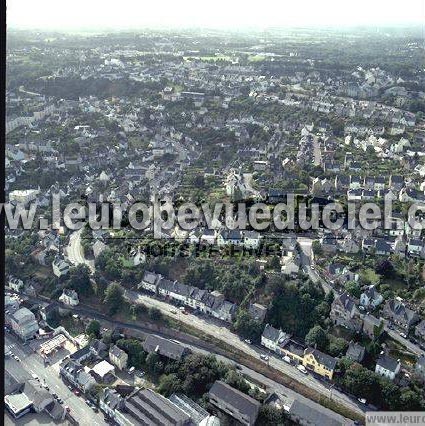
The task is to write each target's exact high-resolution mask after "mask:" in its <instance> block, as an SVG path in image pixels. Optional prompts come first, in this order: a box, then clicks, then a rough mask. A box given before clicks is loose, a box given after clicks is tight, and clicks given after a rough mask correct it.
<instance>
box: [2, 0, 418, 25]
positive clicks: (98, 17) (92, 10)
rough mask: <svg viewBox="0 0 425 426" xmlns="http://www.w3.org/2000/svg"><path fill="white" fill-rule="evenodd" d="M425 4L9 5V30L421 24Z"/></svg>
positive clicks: (183, 1) (263, 0)
mask: <svg viewBox="0 0 425 426" xmlns="http://www.w3.org/2000/svg"><path fill="white" fill-rule="evenodd" d="M424 22H425V0H255V1H252V0H213V1H205V0H150V1H148V0H114V1H110V0H8V1H7V23H8V25H9V26H10V27H18V28H19V27H20V28H39V29H44V28H45V29H80V28H85V29H97V28H116V29H122V28H142V27H147V26H148V27H152V26H153V27H158V26H163V27H214V28H223V27H224V28H243V27H252V26H255V27H259V28H264V27H268V26H310V25H314V26H316V25H319V26H320V25H338V26H339V25H362V24H376V25H381V24H398V23H400V24H401V23H424Z"/></svg>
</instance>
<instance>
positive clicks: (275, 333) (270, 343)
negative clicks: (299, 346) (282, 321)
mask: <svg viewBox="0 0 425 426" xmlns="http://www.w3.org/2000/svg"><path fill="white" fill-rule="evenodd" d="M289 337H290V336H289V335H288V334H286V333H284V332H283V331H282V330H278V329H276V328H274V327H273V326H271V325H270V324H266V326H265V327H264V330H263V334H262V335H261V344H262V345H263V346H264V347H266V348H267V349H270V350H271V351H273V352H277V348H278V347H279V344H281V343H283V342H284V341H285V340H287V339H288V338H289Z"/></svg>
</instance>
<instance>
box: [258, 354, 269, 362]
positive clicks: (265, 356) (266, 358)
mask: <svg viewBox="0 0 425 426" xmlns="http://www.w3.org/2000/svg"><path fill="white" fill-rule="evenodd" d="M260 358H261V359H263V360H264V361H268V360H269V357H268V356H267V355H264V354H261V355H260Z"/></svg>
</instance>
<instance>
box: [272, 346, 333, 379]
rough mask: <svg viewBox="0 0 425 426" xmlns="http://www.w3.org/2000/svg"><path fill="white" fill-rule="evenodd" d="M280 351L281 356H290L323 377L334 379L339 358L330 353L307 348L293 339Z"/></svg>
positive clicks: (281, 347) (280, 348)
mask: <svg viewBox="0 0 425 426" xmlns="http://www.w3.org/2000/svg"><path fill="white" fill-rule="evenodd" d="M278 353H279V354H280V355H281V356H288V357H289V358H291V360H292V361H294V362H295V363H297V364H302V365H304V367H306V368H308V369H309V370H312V371H314V372H315V373H317V374H320V375H321V376H322V377H326V378H328V379H329V380H332V377H333V374H334V371H335V367H336V363H337V360H336V359H335V358H333V357H331V356H330V355H327V354H324V353H323V352H320V351H319V350H318V349H314V348H306V347H305V346H304V345H302V344H301V343H298V342H296V341H294V340H292V339H288V340H286V341H285V342H284V343H283V344H282V345H281V346H280V347H279V351H278Z"/></svg>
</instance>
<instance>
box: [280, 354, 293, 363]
mask: <svg viewBox="0 0 425 426" xmlns="http://www.w3.org/2000/svg"><path fill="white" fill-rule="evenodd" d="M282 359H283V360H284V361H285V362H287V363H288V364H290V363H291V358H289V356H288V355H285V356H284V357H283V358H282Z"/></svg>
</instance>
